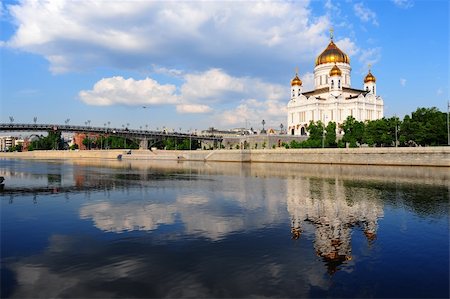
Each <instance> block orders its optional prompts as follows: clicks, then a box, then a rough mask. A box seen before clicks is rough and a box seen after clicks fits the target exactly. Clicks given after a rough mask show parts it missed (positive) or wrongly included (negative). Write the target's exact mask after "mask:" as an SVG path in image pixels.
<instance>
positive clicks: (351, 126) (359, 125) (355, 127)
mask: <svg viewBox="0 0 450 299" xmlns="http://www.w3.org/2000/svg"><path fill="white" fill-rule="evenodd" d="M342 129H343V131H344V137H342V141H343V142H344V143H349V144H350V147H357V143H359V144H362V143H363V139H364V129H365V126H364V123H363V122H360V121H357V120H356V119H355V118H354V117H353V116H349V117H347V119H346V120H345V121H344V123H343V124H342Z"/></svg>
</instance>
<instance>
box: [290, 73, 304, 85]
mask: <svg viewBox="0 0 450 299" xmlns="http://www.w3.org/2000/svg"><path fill="white" fill-rule="evenodd" d="M294 85H298V86H302V80H300V78H299V77H298V75H297V74H295V77H294V79H292V81H291V86H294Z"/></svg>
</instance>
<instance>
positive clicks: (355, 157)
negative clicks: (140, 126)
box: [0, 147, 450, 167]
mask: <svg viewBox="0 0 450 299" xmlns="http://www.w3.org/2000/svg"><path fill="white" fill-rule="evenodd" d="M118 155H122V159H123V160H178V161H208V162H253V163H304V164H343V165H402V166H443V167H450V147H415V148H346V149H282V148H278V149H259V150H212V151H204V150H197V151H164V150H154V151H150V150H133V151H131V154H127V151H126V150H90V151H33V152H23V153H0V158H17V159H72V158H90V159H117V156H118Z"/></svg>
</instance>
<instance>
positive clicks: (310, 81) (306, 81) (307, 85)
mask: <svg viewBox="0 0 450 299" xmlns="http://www.w3.org/2000/svg"><path fill="white" fill-rule="evenodd" d="M300 78H301V80H302V83H303V91H310V90H313V89H314V73H310V72H308V73H305V74H303V75H301V76H300Z"/></svg>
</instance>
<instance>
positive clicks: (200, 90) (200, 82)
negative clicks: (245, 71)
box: [181, 69, 246, 100]
mask: <svg viewBox="0 0 450 299" xmlns="http://www.w3.org/2000/svg"><path fill="white" fill-rule="evenodd" d="M184 78H185V80H186V83H184V84H183V85H182V86H181V93H182V94H183V98H184V99H190V100H200V99H210V100H216V99H218V98H220V97H221V96H222V95H223V94H224V93H230V92H243V91H244V89H245V88H246V87H245V86H244V82H243V80H241V79H239V78H233V77H231V76H229V75H228V74H226V73H225V72H223V71H222V70H220V69H210V70H208V71H206V72H203V73H197V74H187V75H186V76H185V77H184Z"/></svg>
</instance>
